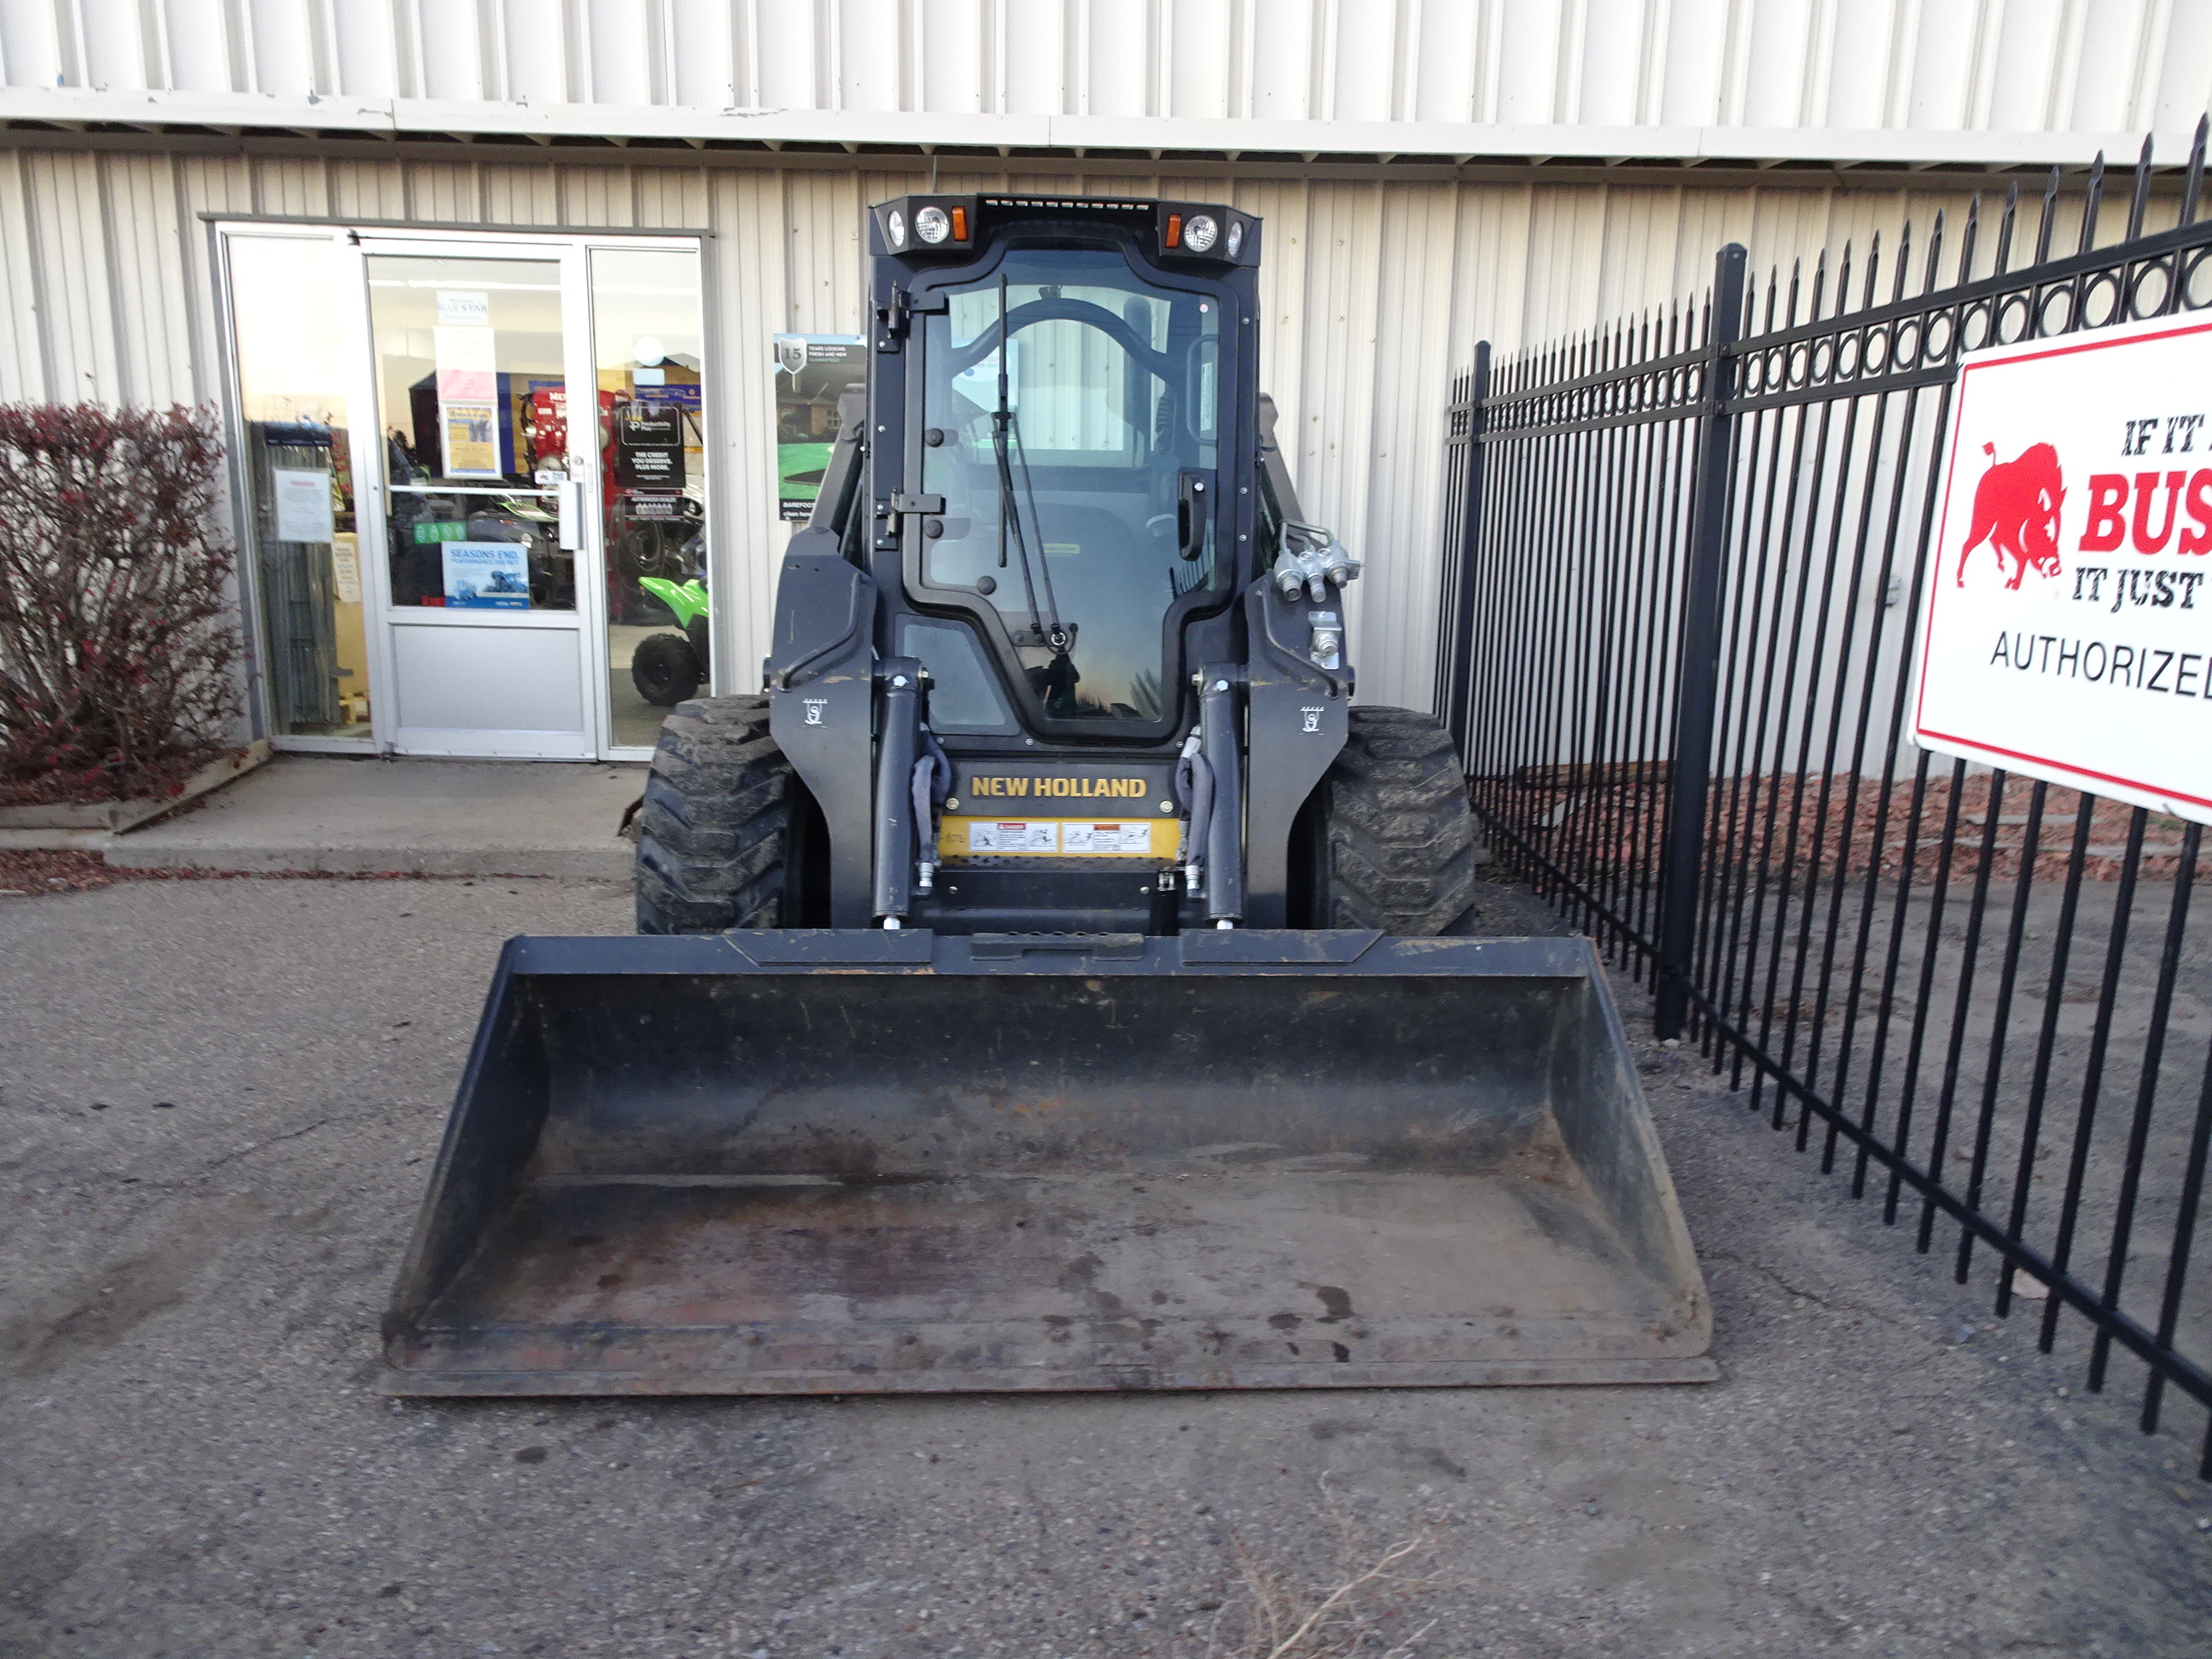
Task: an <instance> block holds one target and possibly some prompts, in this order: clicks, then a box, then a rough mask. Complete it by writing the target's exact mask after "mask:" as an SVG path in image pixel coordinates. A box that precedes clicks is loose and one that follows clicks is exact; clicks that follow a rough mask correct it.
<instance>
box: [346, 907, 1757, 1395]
mask: <svg viewBox="0 0 2212 1659" xmlns="http://www.w3.org/2000/svg"><path fill="white" fill-rule="evenodd" d="M1710 1329H1711V1320H1710V1316H1709V1312H1708V1309H1707V1304H1706V1301H1705V1289H1704V1285H1703V1283H1702V1281H1701V1279H1700V1278H1699V1273H1698V1267H1697V1262H1696V1260H1695V1257H1694V1256H1693V1255H1692V1250H1691V1246H1690V1241H1689V1237H1688V1235H1687V1233H1686V1231H1685V1229H1684V1226H1683V1224H1682V1218H1681V1214H1680V1209H1679V1207H1678V1206H1677V1204H1676V1202H1675V1199H1674V1188H1673V1186H1672V1184H1671V1182H1669V1181H1668V1176H1667V1170H1666V1167H1665V1165H1664V1163H1663V1161H1662V1158H1661V1156H1660V1151H1659V1146H1658V1142H1657V1140H1656V1138H1655V1136H1654V1134H1653V1133H1652V1129H1651V1124H1650V1117H1649V1115H1648V1113H1647V1111H1646V1109H1645V1107H1644V1101H1643V1097H1642V1096H1641V1094H1640V1092H1639V1091H1638V1086H1637V1079H1636V1071H1635V1067H1634V1066H1633V1064H1632V1062H1631V1060H1630V1058H1629V1055H1628V1052H1627V1048H1626V1042H1625V1040H1624V1037H1623V1034H1622V1030H1621V1027H1620V1020H1619V1018H1618V1016H1617V1014H1616V1012H1615V1011H1614V1008H1613V1004H1612V1001H1611V999H1610V997H1609V995H1608V994H1607V989H1606V987H1605V982H1604V980H1603V977H1602V975H1601V969H1600V968H1599V965H1598V963H1597V960H1596V957H1595V954H1594V953H1593V952H1592V951H1591V949H1590V947H1589V945H1588V944H1587V943H1586V942H1585V941H1583V940H1579V939H1384V938H1382V937H1379V936H1377V935H1375V934H1371V933H1211V934H1187V935H1185V936H1183V937H1182V939H1140V938H1137V937H1135V936H1115V935H1091V936H1066V937H1054V936H1042V937H1033V936H1022V935H1016V936H1010V937H1004V938H997V939H994V938H993V937H992V936H989V935H978V936H975V937H974V938H949V937H948V938H933V937H932V936H931V935H929V934H927V933H904V934H899V933H890V934H886V933H860V932H851V933H842V932H826V931H825V932H819V933H815V932H808V933H797V932H791V933H736V934H730V935H725V936H720V937H714V938H635V939H516V940H513V941H512V942H511V943H510V944H509V945H508V946H507V951H506V954H505V956H504V957H502V958H501V964H500V968H499V972H498V976H497V978H496V980H495V982H494V985H493V987H492V990H491V994H490V997H489V1001H488V1004H487V1006H486V1008H485V1011H484V1016H483V1024H482V1026H481V1028H480V1030H479V1031H478V1034H477V1042H476V1048H475V1051H474V1053H473V1054H472V1055H471V1060H470V1062H469V1067H468V1072H467V1074H466V1076H465V1079H464V1080H463V1082H462V1085H461V1090H460V1095H459V1101H458V1103H456V1105H455V1107H454V1109H453V1118H452V1120H451V1121H450V1122H449V1124H448V1125H447V1133H446V1139H445V1142H444V1145H443V1146H442V1148H441V1152H440V1154H439V1158H438V1163H437V1167H436V1170H435V1174H434V1175H433V1176H432V1179H431V1184H430V1190H429V1194H428V1197H427V1199H426V1200H425V1201H424V1206H423V1211H422V1216H421V1218H420V1220H419V1222H418V1224H417V1225H416V1233H415V1237H414V1240H413V1243H412V1245H411V1247H410V1251H409V1255H408V1258H407V1261H406V1263H405V1265H404V1267H403V1269H402V1272H401V1275H400V1279H399V1283H398V1288H397V1291H396V1292H395V1294H394V1298H393V1303H392V1309H391V1311H390V1312H389V1314H388V1315H387V1316H386V1321H385V1341H386V1363H387V1369H386V1374H385V1386H386V1389H388V1390H390V1391H392V1392H395V1393H401V1394H459V1395H551V1394H632V1393H635V1394H660V1393H665V1394H678V1393H681V1394H798V1393H818V1392H828V1393H840V1394H850V1393H860V1392H909V1391H921V1390H948V1389H1225V1388H1328V1387H1338V1388H1341V1387H1377V1386H1384V1387H1387V1386H1439V1385H1463V1384H1479V1383H1572V1382H1587V1383H1622V1382H1689V1381H1699V1380H1703V1379H1705V1378H1707V1377H1710V1376H1712V1375H1713V1371H1712V1368H1711V1362H1710V1361H1709V1360H1707V1359H1706V1358H1704V1355H1705V1349H1706V1346H1707V1343H1708V1340H1709V1337H1710Z"/></svg>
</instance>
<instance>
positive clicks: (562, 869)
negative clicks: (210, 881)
mask: <svg viewBox="0 0 2212 1659" xmlns="http://www.w3.org/2000/svg"><path fill="white" fill-rule="evenodd" d="M644 788H645V768H644V767H643V766H641V765H638V764H635V763H611V762H605V761H601V762H592V763H574V762H572V763H554V762H543V761H539V762H532V761H443V760H399V761H386V760H381V759H375V760H356V759H354V758H352V757H336V756H323V755H280V756H278V757H276V759H275V760H273V761H271V762H270V763H269V764H267V765H266V766H264V767H263V768H261V769H260V770H258V772H255V773H253V774H252V775H251V776H249V777H245V778H241V779H240V780H239V781H238V782H236V783H234V784H232V785H231V786H230V787H228V788H226V789H224V790H222V792H221V793H218V794H216V795H215V796H213V797H211V798H210V799H209V800H208V802H207V804H206V805H204V806H202V807H201V808H199V809H198V810H197V811H190V812H186V813H184V814H182V815H180V816H179V817H172V818H167V819H165V820H163V821H162V822H161V823H155V824H152V825H149V827H147V828H146V829H138V830H133V831H131V832H128V833H126V834H123V835H118V836H109V837H107V838H106V839H105V840H104V841H103V842H101V843H100V848H99V850H100V851H101V852H103V853H104V854H106V858H107V861H108V862H109V863H110V864H113V865H123V866H130V867H131V868H134V869H156V870H174V869H190V870H268V871H276V870H318V871H331V872H345V873H364V872H367V873H380V872H403V873H406V874H410V875H426V876H553V877H557V878H562V879H565V880H571V881H627V880H629V873H630V860H631V856H632V854H631V847H630V843H629V842H628V841H626V840H624V839H622V838H621V837H620V836H617V834H616V829H617V826H618V825H619V824H620V823H621V822H622V816H623V809H624V808H625V807H627V806H628V805H629V804H630V803H631V802H632V801H634V800H635V799H637V798H638V796H639V795H640V794H641V793H643V791H644Z"/></svg>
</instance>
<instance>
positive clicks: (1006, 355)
mask: <svg viewBox="0 0 2212 1659" xmlns="http://www.w3.org/2000/svg"><path fill="white" fill-rule="evenodd" d="M1013 355H1014V354H1013V342H1012V340H1011V339H1010V338H1009V337H1007V334H1006V276H1005V275H1004V274H1003V273H1002V274H1001V275H1000V277H999V406H998V408H997V409H996V410H994V411H993V413H992V416H991V448H992V451H993V453H994V454H995V455H996V457H997V459H998V463H999V568H1000V569H1001V570H1004V569H1005V568H1006V532H1007V529H1008V527H1009V526H1012V530H1013V535H1014V549H1015V550H1016V551H1017V552H1018V553H1019V554H1020V555H1021V556H1022V594H1023V597H1024V600H1025V601H1026V603H1027V604H1028V605H1029V611H1030V623H1031V625H1032V626H1035V624H1036V621H1037V592H1036V591H1037V574H1042V578H1043V583H1044V622H1045V623H1046V625H1045V627H1043V628H1042V629H1039V633H1040V634H1041V635H1042V638H1043V640H1044V643H1045V644H1046V646H1047V647H1049V648H1050V650H1051V652H1052V653H1053V655H1054V657H1061V658H1064V657H1066V655H1067V653H1068V651H1069V649H1070V648H1071V647H1073V645H1074V643H1075V639H1074V636H1073V635H1071V634H1070V633H1069V632H1068V631H1067V629H1066V628H1064V627H1062V626H1061V625H1060V606H1059V605H1058V603H1057V602H1056V601H1055V599H1054V596H1053V591H1052V568H1051V566H1050V565H1048V564H1045V563H1044V542H1043V536H1044V520H1043V518H1042V516H1041V515H1040V514H1039V513H1038V512H1037V506H1036V485H1035V484H1034V483H1031V481H1030V462H1029V455H1028V453H1027V452H1026V450H1025V449H1024V450H1023V453H1022V456H1021V463H1022V483H1023V484H1024V486H1026V487H1027V489H1028V491H1029V498H1030V524H1031V525H1032V526H1035V528H1036V532H1037V538H1038V540H1037V560H1038V564H1039V566H1040V567H1042V568H1041V572H1039V573H1037V574H1033V573H1032V569H1031V567H1030V538H1029V537H1028V536H1027V535H1026V534H1024V532H1023V529H1022V518H1021V504H1020V501H1019V499H1018V497H1017V495H1015V493H1014V466H1013V457H1014V451H1015V450H1016V449H1017V448H1020V447H1021V433H1020V430H1019V428H1017V427H1016V426H1015V424H1014V412H1013V410H1012V407H1011V406H1010V405H1009V404H1008V403H1007V400H1006V394H1007V384H1006V368H1007V365H1008V363H1009V362H1010V361H1011V360H1012V357H1013Z"/></svg>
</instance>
